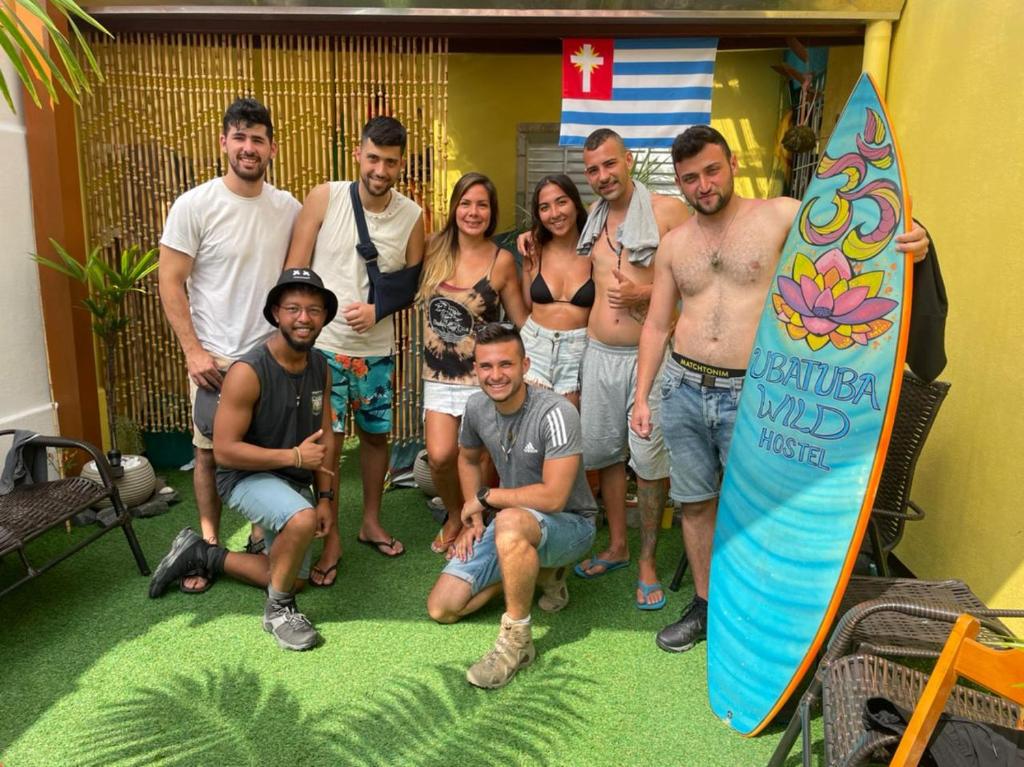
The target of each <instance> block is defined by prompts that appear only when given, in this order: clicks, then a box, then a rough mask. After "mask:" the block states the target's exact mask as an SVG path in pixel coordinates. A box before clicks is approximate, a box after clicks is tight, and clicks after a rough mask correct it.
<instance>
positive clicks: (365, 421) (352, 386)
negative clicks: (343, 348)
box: [317, 349, 395, 434]
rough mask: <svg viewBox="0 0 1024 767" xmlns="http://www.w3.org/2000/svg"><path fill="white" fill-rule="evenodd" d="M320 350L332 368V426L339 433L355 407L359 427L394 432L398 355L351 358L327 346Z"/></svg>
mask: <svg viewBox="0 0 1024 767" xmlns="http://www.w3.org/2000/svg"><path fill="white" fill-rule="evenodd" d="M317 351H318V352H320V353H321V354H322V355H324V359H326V360H327V366H328V367H329V368H330V369H331V408H332V409H333V410H334V419H333V422H332V424H331V428H332V429H334V431H335V432H337V433H339V434H340V433H341V432H343V431H344V430H345V416H346V415H347V414H348V409H349V407H351V408H352V414H353V416H354V417H355V421H356V426H358V427H359V428H360V429H362V430H363V431H365V432H366V433H367V434H387V433H388V432H390V431H391V400H392V399H393V397H394V385H393V384H392V382H391V377H392V376H393V375H394V372H395V358H394V357H393V356H392V355H390V354H389V355H385V356H383V357H349V356H347V355H345V354H335V353H334V352H329V351H326V350H324V349H317Z"/></svg>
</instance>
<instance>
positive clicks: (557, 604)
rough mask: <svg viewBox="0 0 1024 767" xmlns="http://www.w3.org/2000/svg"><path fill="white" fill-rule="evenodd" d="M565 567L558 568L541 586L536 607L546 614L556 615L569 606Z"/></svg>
mask: <svg viewBox="0 0 1024 767" xmlns="http://www.w3.org/2000/svg"><path fill="white" fill-rule="evenodd" d="M567 570H568V568H567V567H559V568H558V569H557V570H555V572H554V573H552V574H551V578H550V579H549V580H548V581H546V582H545V583H544V584H543V585H542V586H541V595H540V599H538V600H537V607H539V608H540V609H541V610H543V611H544V612H546V613H557V612H558V611H559V610H561V609H562V608H564V607H565V606H566V605H567V604H569V587H568V586H567V585H566V583H565V576H566V574H567V572H566V571H567Z"/></svg>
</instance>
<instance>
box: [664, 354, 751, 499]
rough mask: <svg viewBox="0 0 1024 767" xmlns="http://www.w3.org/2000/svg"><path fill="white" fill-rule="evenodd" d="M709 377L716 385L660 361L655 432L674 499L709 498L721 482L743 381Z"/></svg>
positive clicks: (698, 375) (715, 492)
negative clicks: (662, 448)
mask: <svg viewBox="0 0 1024 767" xmlns="http://www.w3.org/2000/svg"><path fill="white" fill-rule="evenodd" d="M715 380H716V381H717V383H718V384H719V385H718V386H704V385H702V384H701V383H700V381H701V376H700V374H699V373H694V372H693V371H690V370H687V369H686V368H684V367H683V366H682V365H680V364H679V363H678V362H676V361H675V360H674V359H672V358H671V357H669V358H668V359H667V360H666V361H665V367H664V373H663V377H662V381H661V433H662V435H663V437H664V439H665V444H666V446H667V447H668V452H669V455H670V456H671V457H672V462H671V470H670V473H669V476H670V479H671V490H670V495H671V496H672V500H673V501H677V502H679V503H696V502H698V501H706V500H709V499H711V498H715V497H717V496H718V491H719V487H720V485H721V484H722V472H723V471H724V470H725V461H726V458H728V456H729V443H730V442H731V441H732V430H733V427H734V426H735V425H736V405H737V404H738V403H739V400H740V391H741V389H742V388H743V381H744V379H743V378H742V377H738V378H718V379H715Z"/></svg>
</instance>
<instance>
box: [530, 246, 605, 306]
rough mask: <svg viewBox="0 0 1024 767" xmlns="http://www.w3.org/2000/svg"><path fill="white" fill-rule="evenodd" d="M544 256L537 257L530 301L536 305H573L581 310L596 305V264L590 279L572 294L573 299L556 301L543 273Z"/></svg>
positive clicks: (592, 267)
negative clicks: (542, 259)
mask: <svg viewBox="0 0 1024 767" xmlns="http://www.w3.org/2000/svg"><path fill="white" fill-rule="evenodd" d="M541 258H542V256H538V257H537V276H536V277H534V278H533V282H531V283H530V299H531V300H532V301H533V303H535V304H572V305H573V306H578V307H580V308H581V309H590V308H591V307H592V306H593V305H594V298H595V296H596V291H595V288H594V264H593V263H591V264H590V278H589V279H588V280H587V281H586V282H584V283H583V284H582V285H580V286H579V288H577V289H576V292H575V293H573V294H572V298H570V299H569V300H568V301H566V300H564V299H556V298H555V297H554V296H552V295H551V288H550V287H548V283H547V280H545V279H544V274H543V272H542V271H541V270H542V269H543V263H542V261H541Z"/></svg>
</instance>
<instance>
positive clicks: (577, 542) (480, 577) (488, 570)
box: [442, 509, 596, 594]
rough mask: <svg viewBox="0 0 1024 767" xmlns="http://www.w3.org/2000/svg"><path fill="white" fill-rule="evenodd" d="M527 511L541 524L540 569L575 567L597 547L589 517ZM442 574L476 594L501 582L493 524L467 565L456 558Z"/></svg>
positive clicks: (538, 547) (538, 555)
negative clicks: (464, 585)
mask: <svg viewBox="0 0 1024 767" xmlns="http://www.w3.org/2000/svg"><path fill="white" fill-rule="evenodd" d="M524 511H528V512H529V513H530V514H532V515H533V517H534V519H536V520H537V522H538V523H540V544H538V546H537V557H538V558H539V559H540V566H541V567H561V566H562V565H568V564H572V563H573V562H576V561H577V560H579V559H581V558H582V557H584V556H585V555H586V554H588V553H589V552H590V549H591V547H592V546H593V545H594V533H595V532H596V528H595V527H594V522H593V521H592V520H590V519H587V518H586V517H581V516H580V515H579V514H573V513H572V512H568V511H563V512H559V513H558V514H544V513H542V512H539V511H535V510H533V509H524ZM499 513H500V512H499ZM442 573H443V574H444V575H454V576H455V577H456V578H459V579H461V580H464V581H466V582H467V583H468V584H469V587H470V591H471V593H473V594H478V593H479V592H480V591H481V590H482V589H485V588H487V587H488V586H490V585H492V584H494V583H497V582H498V581H500V580H501V568H500V567H499V565H498V548H497V546H495V544H494V523H493V522H492V523H491V524H490V525H488V526H487V529H486V530H484V535H483V538H481V539H480V540H479V541H477V542H476V545H475V546H474V547H473V554H472V555H471V556H470V558H469V559H467V560H466V561H465V562H463V561H462V560H460V559H458V558H457V557H456V558H452V559H450V560H448V564H447V565H445V567H444V570H443V571H442Z"/></svg>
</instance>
